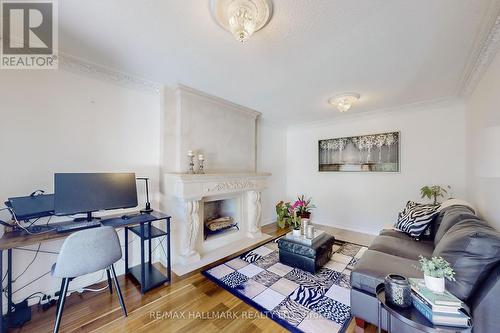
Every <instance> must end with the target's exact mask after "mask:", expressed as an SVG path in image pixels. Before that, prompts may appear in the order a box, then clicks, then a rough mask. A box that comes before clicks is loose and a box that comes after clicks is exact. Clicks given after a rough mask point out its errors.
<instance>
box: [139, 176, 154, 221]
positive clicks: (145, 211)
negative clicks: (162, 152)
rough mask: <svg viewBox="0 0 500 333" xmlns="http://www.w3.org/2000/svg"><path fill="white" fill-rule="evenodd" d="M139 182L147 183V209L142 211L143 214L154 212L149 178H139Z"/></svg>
mask: <svg viewBox="0 0 500 333" xmlns="http://www.w3.org/2000/svg"><path fill="white" fill-rule="evenodd" d="M137 180H144V182H145V183H146V207H145V208H144V209H141V214H149V213H151V212H152V211H153V210H152V209H151V203H150V202H149V178H147V177H138V178H137Z"/></svg>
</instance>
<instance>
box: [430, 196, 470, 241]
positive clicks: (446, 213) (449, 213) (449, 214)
mask: <svg viewBox="0 0 500 333" xmlns="http://www.w3.org/2000/svg"><path fill="white" fill-rule="evenodd" d="M465 219H476V220H479V217H477V216H476V215H475V214H474V211H473V210H472V208H469V207H467V206H459V205H457V206H451V207H447V208H445V209H443V210H442V211H441V212H440V214H439V216H438V218H437V220H436V235H435V236H434V246H436V245H437V244H438V243H439V241H440V240H441V238H443V236H444V234H445V233H446V232H447V231H448V230H449V229H450V228H451V227H452V226H453V225H454V224H456V223H457V222H460V221H462V220H465Z"/></svg>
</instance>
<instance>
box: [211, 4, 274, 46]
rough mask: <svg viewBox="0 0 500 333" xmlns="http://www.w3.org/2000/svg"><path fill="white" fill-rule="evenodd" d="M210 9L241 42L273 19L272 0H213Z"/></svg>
mask: <svg viewBox="0 0 500 333" xmlns="http://www.w3.org/2000/svg"><path fill="white" fill-rule="evenodd" d="M210 9H211V11H212V15H213V16H214V18H215V20H216V21H217V23H219V25H220V26H221V27H223V28H224V29H226V30H229V31H230V32H231V33H232V34H233V35H234V37H235V38H236V39H237V40H239V41H240V42H244V41H245V40H247V39H248V38H249V37H250V36H251V35H252V34H253V33H254V32H256V31H258V30H260V29H262V28H263V27H264V26H265V25H266V24H267V23H268V22H269V20H270V19H271V15H272V9H273V6H272V2H271V0H211V2H210Z"/></svg>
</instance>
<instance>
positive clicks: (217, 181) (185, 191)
mask: <svg viewBox="0 0 500 333" xmlns="http://www.w3.org/2000/svg"><path fill="white" fill-rule="evenodd" d="M269 176H271V174H270V173H218V174H181V173H166V174H165V175H164V188H165V193H168V196H171V197H174V198H176V199H177V200H176V201H178V202H179V203H180V204H181V205H182V206H183V207H180V208H182V211H183V212H184V213H183V214H182V216H180V217H179V219H178V220H179V222H180V224H182V226H180V227H181V228H182V230H183V231H182V233H181V236H182V245H181V248H180V249H179V250H180V251H179V252H180V261H181V262H182V263H183V264H185V265H188V264H192V263H194V262H197V261H199V260H200V258H201V238H202V237H201V236H200V233H201V232H202V230H203V217H202V211H203V208H202V207H203V202H204V201H206V200H210V199H211V198H216V197H227V196H236V197H239V198H240V199H241V212H240V215H241V221H239V222H240V229H241V230H243V231H244V232H245V235H246V237H248V238H259V237H261V235H262V233H261V216H262V204H261V192H262V190H264V189H265V188H266V179H267V177H269ZM174 223H175V221H174ZM221 243H223V242H221Z"/></svg>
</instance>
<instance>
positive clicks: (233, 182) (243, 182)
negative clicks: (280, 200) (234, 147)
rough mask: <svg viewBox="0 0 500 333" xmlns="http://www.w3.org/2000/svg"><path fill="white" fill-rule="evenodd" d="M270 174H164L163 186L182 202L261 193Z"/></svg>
mask: <svg viewBox="0 0 500 333" xmlns="http://www.w3.org/2000/svg"><path fill="white" fill-rule="evenodd" d="M269 176H271V174H270V173H264V172H262V173H213V174H202V175H200V174H193V175H191V174H185V173H167V174H165V185H166V188H167V190H169V191H170V194H172V195H174V196H175V197H177V198H179V199H182V200H184V201H193V200H201V198H203V197H207V196H212V195H219V194H228V193H236V192H245V191H262V190H263V189H265V188H266V178H267V177H269Z"/></svg>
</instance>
